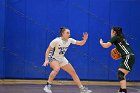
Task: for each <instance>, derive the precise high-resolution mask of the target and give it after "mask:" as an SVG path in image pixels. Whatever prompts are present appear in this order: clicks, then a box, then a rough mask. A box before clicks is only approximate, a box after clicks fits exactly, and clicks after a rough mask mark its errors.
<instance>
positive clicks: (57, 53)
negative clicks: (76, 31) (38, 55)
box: [48, 37, 76, 67]
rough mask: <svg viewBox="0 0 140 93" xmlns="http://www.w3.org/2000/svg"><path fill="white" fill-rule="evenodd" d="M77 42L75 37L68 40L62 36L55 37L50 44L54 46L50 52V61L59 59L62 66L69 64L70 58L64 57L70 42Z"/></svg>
mask: <svg viewBox="0 0 140 93" xmlns="http://www.w3.org/2000/svg"><path fill="white" fill-rule="evenodd" d="M71 43H72V44H76V40H75V39H73V38H69V39H68V40H67V41H64V40H62V38H61V37H58V38H55V39H54V40H53V41H52V42H51V43H50V46H51V47H52V48H53V50H52V51H50V53H49V57H48V59H49V62H52V61H53V60H57V61H58V62H59V65H60V67H62V66H65V65H66V64H68V63H69V62H68V60H67V59H66V58H65V57H64V55H65V53H66V51H67V49H68V47H69V45H70V44H71Z"/></svg>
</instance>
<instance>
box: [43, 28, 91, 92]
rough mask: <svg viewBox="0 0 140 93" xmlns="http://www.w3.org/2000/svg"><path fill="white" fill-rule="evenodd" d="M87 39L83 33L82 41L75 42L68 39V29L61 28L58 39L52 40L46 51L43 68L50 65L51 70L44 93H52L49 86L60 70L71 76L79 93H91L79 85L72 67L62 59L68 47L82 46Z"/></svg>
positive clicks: (79, 82)
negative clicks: (72, 45)
mask: <svg viewBox="0 0 140 93" xmlns="http://www.w3.org/2000/svg"><path fill="white" fill-rule="evenodd" d="M87 39H88V33H87V32H86V33H83V40H81V41H77V40H75V39H73V38H70V30H69V29H68V28H65V27H62V28H60V37H57V38H56V39H54V40H52V42H51V43H50V45H49V47H48V48H47V50H46V57H45V62H44V64H43V66H47V65H48V64H50V66H51V68H52V69H53V70H52V72H51V73H50V75H49V78H48V81H47V85H46V86H45V87H44V91H45V92H47V93H52V90H51V84H52V81H53V80H54V78H55V76H56V75H57V74H58V72H59V70H60V68H61V69H63V70H64V71H66V72H67V73H69V74H70V75H71V77H72V78H73V80H74V82H75V83H76V84H77V85H78V87H79V88H80V93H91V92H92V91H91V90H88V88H86V87H84V86H83V85H82V84H81V81H80V79H79V77H78V75H77V74H76V72H75V70H74V68H73V66H72V65H71V64H70V63H69V61H68V60H67V59H66V58H65V57H64V54H65V52H66V51H67V49H68V47H69V45H70V44H71V43H72V44H76V45H80V46H82V45H84V44H85V43H86V41H87Z"/></svg>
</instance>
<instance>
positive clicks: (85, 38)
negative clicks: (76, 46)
mask: <svg viewBox="0 0 140 93" xmlns="http://www.w3.org/2000/svg"><path fill="white" fill-rule="evenodd" d="M87 39H88V33H87V32H84V33H83V40H87Z"/></svg>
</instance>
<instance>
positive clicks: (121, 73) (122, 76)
mask: <svg viewBox="0 0 140 93" xmlns="http://www.w3.org/2000/svg"><path fill="white" fill-rule="evenodd" d="M124 75H125V74H124V73H123V72H122V71H120V70H119V71H118V80H119V81H122V80H125V78H124Z"/></svg>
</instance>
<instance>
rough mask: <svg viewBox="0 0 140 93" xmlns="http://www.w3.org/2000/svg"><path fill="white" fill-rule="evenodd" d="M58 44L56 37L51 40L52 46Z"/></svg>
mask: <svg viewBox="0 0 140 93" xmlns="http://www.w3.org/2000/svg"><path fill="white" fill-rule="evenodd" d="M56 44H57V39H54V40H53V41H51V43H50V46H51V47H52V48H54V47H55V46H56Z"/></svg>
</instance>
